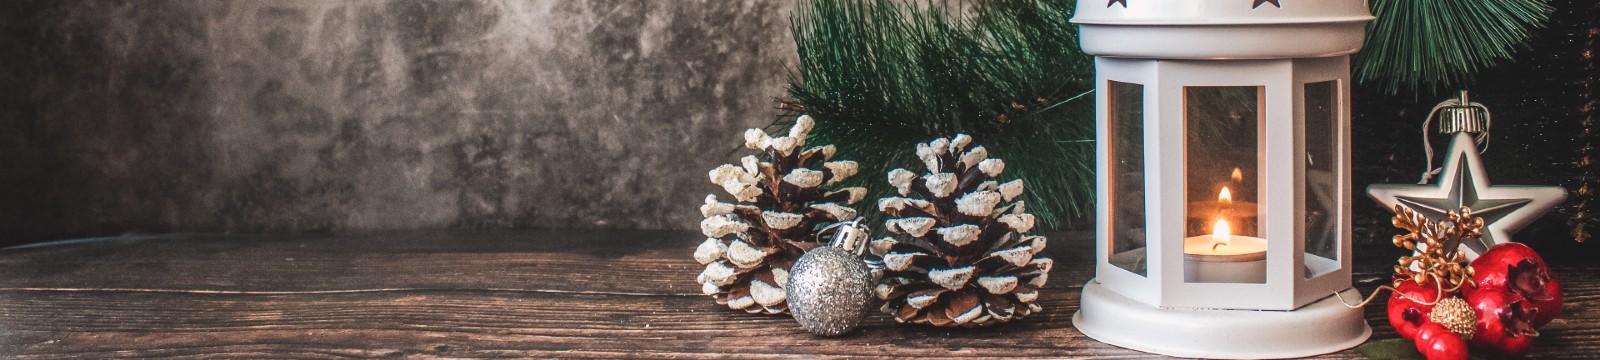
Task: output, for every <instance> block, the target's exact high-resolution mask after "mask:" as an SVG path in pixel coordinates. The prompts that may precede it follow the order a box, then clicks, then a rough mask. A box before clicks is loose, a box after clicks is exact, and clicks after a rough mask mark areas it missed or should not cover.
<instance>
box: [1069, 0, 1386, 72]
mask: <svg viewBox="0 0 1600 360" xmlns="http://www.w3.org/2000/svg"><path fill="white" fill-rule="evenodd" d="M1372 19H1373V17H1372V13H1371V12H1369V11H1367V3H1366V1H1365V0H1079V1H1078V7H1077V13H1076V15H1074V16H1073V18H1072V22H1073V23H1075V24H1078V27H1079V33H1078V34H1079V37H1078V39H1079V42H1080V44H1079V45H1080V46H1082V47H1083V51H1084V52H1085V53H1088V54H1090V55H1094V56H1105V57H1126V58H1146V59H1201V60H1243V59H1290V58H1310V57H1332V56H1344V55H1348V54H1350V53H1354V52H1356V50H1360V49H1361V43H1362V41H1363V40H1365V35H1364V34H1365V31H1366V22H1367V21H1371V20H1372Z"/></svg>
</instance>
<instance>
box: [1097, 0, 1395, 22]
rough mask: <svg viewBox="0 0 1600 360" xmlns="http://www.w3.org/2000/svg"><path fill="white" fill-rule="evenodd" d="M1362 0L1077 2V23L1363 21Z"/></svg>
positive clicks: (1364, 7)
mask: <svg viewBox="0 0 1600 360" xmlns="http://www.w3.org/2000/svg"><path fill="white" fill-rule="evenodd" d="M1372 19H1373V17H1372V13H1371V12H1369V11H1368V10H1367V2H1366V0H1081V1H1078V7H1077V12H1076V15H1075V16H1074V17H1073V18H1072V22H1073V23H1077V24H1100V25H1247V24H1312V23H1340V22H1365V21H1368V20H1372Z"/></svg>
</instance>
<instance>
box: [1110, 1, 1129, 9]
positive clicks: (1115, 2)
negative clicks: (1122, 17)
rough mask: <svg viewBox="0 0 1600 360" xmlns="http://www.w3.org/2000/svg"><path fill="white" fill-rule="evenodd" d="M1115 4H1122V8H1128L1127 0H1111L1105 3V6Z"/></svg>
mask: <svg viewBox="0 0 1600 360" xmlns="http://www.w3.org/2000/svg"><path fill="white" fill-rule="evenodd" d="M1116 4H1122V8H1123V9H1127V8H1128V0H1111V1H1110V2H1107V3H1106V7H1111V5H1116Z"/></svg>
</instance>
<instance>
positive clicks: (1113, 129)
mask: <svg viewBox="0 0 1600 360" xmlns="http://www.w3.org/2000/svg"><path fill="white" fill-rule="evenodd" d="M1107 87H1109V88H1110V91H1109V92H1108V93H1107V94H1108V96H1107V98H1108V100H1109V101H1110V104H1108V105H1109V108H1110V110H1111V111H1110V112H1109V116H1108V117H1107V121H1108V124H1107V126H1108V128H1110V133H1111V139H1110V141H1109V142H1108V145H1107V146H1109V147H1110V151H1109V153H1110V155H1111V159H1110V160H1111V161H1110V165H1111V171H1110V174H1111V178H1110V179H1108V180H1109V182H1110V184H1111V219H1110V221H1111V246H1108V247H1107V248H1108V249H1111V253H1110V254H1108V255H1109V256H1110V258H1111V263H1112V264H1113V265H1116V266H1117V267H1119V268H1122V269H1125V270H1128V271H1130V272H1133V273H1135V274H1139V275H1140V276H1145V256H1146V255H1145V231H1144V228H1145V223H1144V215H1145V208H1144V205H1145V203H1144V200H1145V198H1144V85H1140V84H1132V83H1124V82H1117V81H1111V82H1110V83H1109V84H1107Z"/></svg>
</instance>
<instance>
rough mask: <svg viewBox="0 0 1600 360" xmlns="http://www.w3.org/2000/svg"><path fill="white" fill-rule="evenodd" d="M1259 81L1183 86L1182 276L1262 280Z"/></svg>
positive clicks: (1261, 92) (1209, 279)
mask: <svg viewBox="0 0 1600 360" xmlns="http://www.w3.org/2000/svg"><path fill="white" fill-rule="evenodd" d="M1264 97H1265V87H1262V86H1188V87H1184V132H1185V133H1186V134H1185V138H1184V139H1185V141H1184V156H1185V159H1184V166H1185V169H1184V183H1185V188H1184V193H1185V206H1184V209H1185V210H1184V213H1185V215H1184V218H1185V230H1184V271H1185V273H1184V280H1185V281H1187V282H1228V283H1265V282H1266V247H1267V242H1266V240H1265V239H1263V238H1262V234H1264V233H1265V231H1264V229H1263V228H1262V224H1263V221H1264V220H1263V219H1262V216H1263V215H1264V214H1262V213H1261V211H1260V207H1259V206H1260V205H1259V204H1260V203H1261V202H1260V196H1259V195H1260V180H1259V176H1260V174H1261V171H1260V164H1261V159H1262V154H1261V152H1260V149H1261V143H1262V137H1261V128H1262V126H1263V125H1264V124H1265V122H1264V121H1263V116H1264V115H1265V113H1266V111H1265V109H1264V108H1263V105H1264V103H1263V98H1264Z"/></svg>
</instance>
